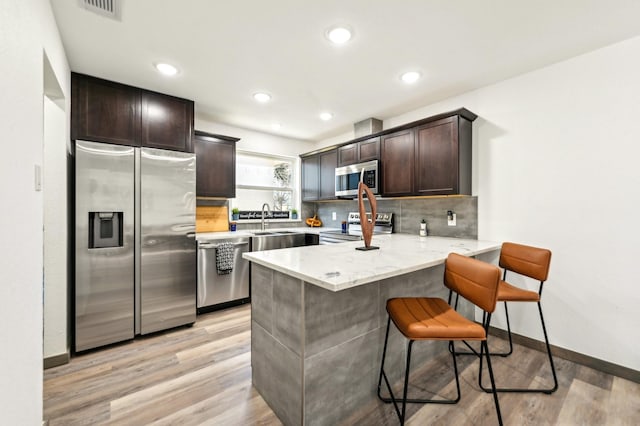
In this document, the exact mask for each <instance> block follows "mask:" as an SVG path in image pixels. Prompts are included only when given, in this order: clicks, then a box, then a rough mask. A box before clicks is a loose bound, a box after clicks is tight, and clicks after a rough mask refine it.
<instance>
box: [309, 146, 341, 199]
mask: <svg viewBox="0 0 640 426" xmlns="http://www.w3.org/2000/svg"><path fill="white" fill-rule="evenodd" d="M337 165H338V151H337V150H336V149H332V150H330V151H324V152H320V153H317V154H312V155H309V156H306V157H302V201H318V200H335V199H336V183H335V182H336V167H337Z"/></svg>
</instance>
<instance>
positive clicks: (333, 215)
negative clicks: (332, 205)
mask: <svg viewBox="0 0 640 426" xmlns="http://www.w3.org/2000/svg"><path fill="white" fill-rule="evenodd" d="M337 218H338V216H337V215H336V212H332V213H331V220H336V219H337Z"/></svg>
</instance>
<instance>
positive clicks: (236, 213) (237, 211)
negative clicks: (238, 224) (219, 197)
mask: <svg viewBox="0 0 640 426" xmlns="http://www.w3.org/2000/svg"><path fill="white" fill-rule="evenodd" d="M231 216H232V217H233V220H238V219H240V209H239V208H237V207H234V208H232V209H231Z"/></svg>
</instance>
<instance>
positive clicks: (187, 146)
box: [141, 91, 193, 152]
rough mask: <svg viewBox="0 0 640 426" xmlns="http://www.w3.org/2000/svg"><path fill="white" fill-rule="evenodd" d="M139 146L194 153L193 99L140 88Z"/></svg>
mask: <svg viewBox="0 0 640 426" xmlns="http://www.w3.org/2000/svg"><path fill="white" fill-rule="evenodd" d="M141 122H142V139H141V141H142V146H148V147H152V148H162V149H170V150H173V151H183V152H193V140H192V137H191V135H192V133H193V101H189V100H187V99H181V98H175V97H173V96H168V95H163V94H160V93H155V92H147V91H142V116H141Z"/></svg>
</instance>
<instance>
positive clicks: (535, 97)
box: [317, 38, 640, 370]
mask: <svg viewBox="0 0 640 426" xmlns="http://www.w3.org/2000/svg"><path fill="white" fill-rule="evenodd" d="M638 76H640V38H634V39H631V40H628V41H625V42H622V43H618V44H615V45H612V46H609V47H606V48H603V49H600V50H597V51H594V52H591V53H588V54H585V55H582V56H579V57H576V58H573V59H570V60H567V61H564V62H561V63H558V64H555V65H553V66H549V67H547V68H544V69H541V70H537V71H534V72H530V73H527V74H524V75H522V76H519V77H517V78H513V79H510V80H507V81H503V82H501V83H498V84H495V85H492V86H489V87H485V88H482V89H480V90H476V91H474V92H470V93H466V94H463V95H461V96H457V97H454V98H451V99H447V100H445V101H443V102H439V103H437V104H433V105H429V106H426V107H424V108H420V109H418V110H415V111H411V112H410V113H407V114H404V115H402V116H399V117H394V118H393V119H390V120H385V122H384V127H385V128H390V127H394V126H397V125H400V124H404V123H408V122H411V121H414V120H418V119H420V118H424V117H428V116H430V115H434V114H437V113H441V112H444V111H449V110H453V109H456V108H459V107H466V108H468V109H470V110H471V111H473V112H475V113H476V114H478V115H479V118H478V119H477V120H476V121H475V122H474V124H473V126H474V130H473V138H474V139H473V140H474V153H473V155H474V159H473V192H474V195H477V196H478V227H479V238H480V239H486V240H493V241H507V240H509V241H515V242H521V243H525V244H532V245H538V246H543V247H547V248H549V249H551V250H552V252H553V257H552V262H551V271H550V278H549V280H548V282H547V284H546V285H545V289H544V293H543V298H542V301H543V309H544V312H545V316H546V318H547V327H548V330H549V335H550V339H551V343H552V344H554V345H557V346H560V347H563V348H566V349H570V350H573V351H576V352H580V353H583V354H586V355H588V356H591V357H595V358H598V359H602V360H606V361H609V362H612V363H615V364H618V365H622V366H625V367H628V368H632V369H635V370H640V355H639V354H640V339H638V338H637V336H638V333H639V332H638V330H639V329H640V316H639V315H638V306H640V287H639V284H638V279H637V277H636V266H637V262H638V261H639V259H640V245H638V244H637V242H638V241H637V240H638V236H640V217H639V216H638V213H639V212H640V168H639V167H638V158H640V119H638V113H639V112H640V110H639V108H638V105H640V104H639V102H640V78H639V77H638ZM424 84H428V81H427V82H425V83H424ZM334 141H335V140H331V141H323V142H322V143H320V144H318V145H317V146H318V147H320V146H326V145H329V144H331V143H334ZM516 282H518V283H521V284H523V285H527V286H531V288H537V286H534V285H533V284H534V283H530V282H526V283H525V282H522V281H521V280H519V281H516ZM512 305H513V304H512ZM519 308H520V309H518V306H514V307H513V308H512V309H511V310H510V311H511V312H512V315H511V319H512V325H513V329H514V331H515V332H517V333H520V334H524V335H526V336H530V337H533V338H536V339H539V340H541V339H542V333H541V331H540V326H539V321H538V322H537V321H536V318H537V310H536V308H535V305H527V306H526V307H523V306H520V307H519ZM498 312H501V309H499V310H498ZM502 317H503V314H498V315H497V316H496V318H495V325H500V324H502V325H503V327H505V326H504V322H503V321H502V320H501V318H502Z"/></svg>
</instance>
